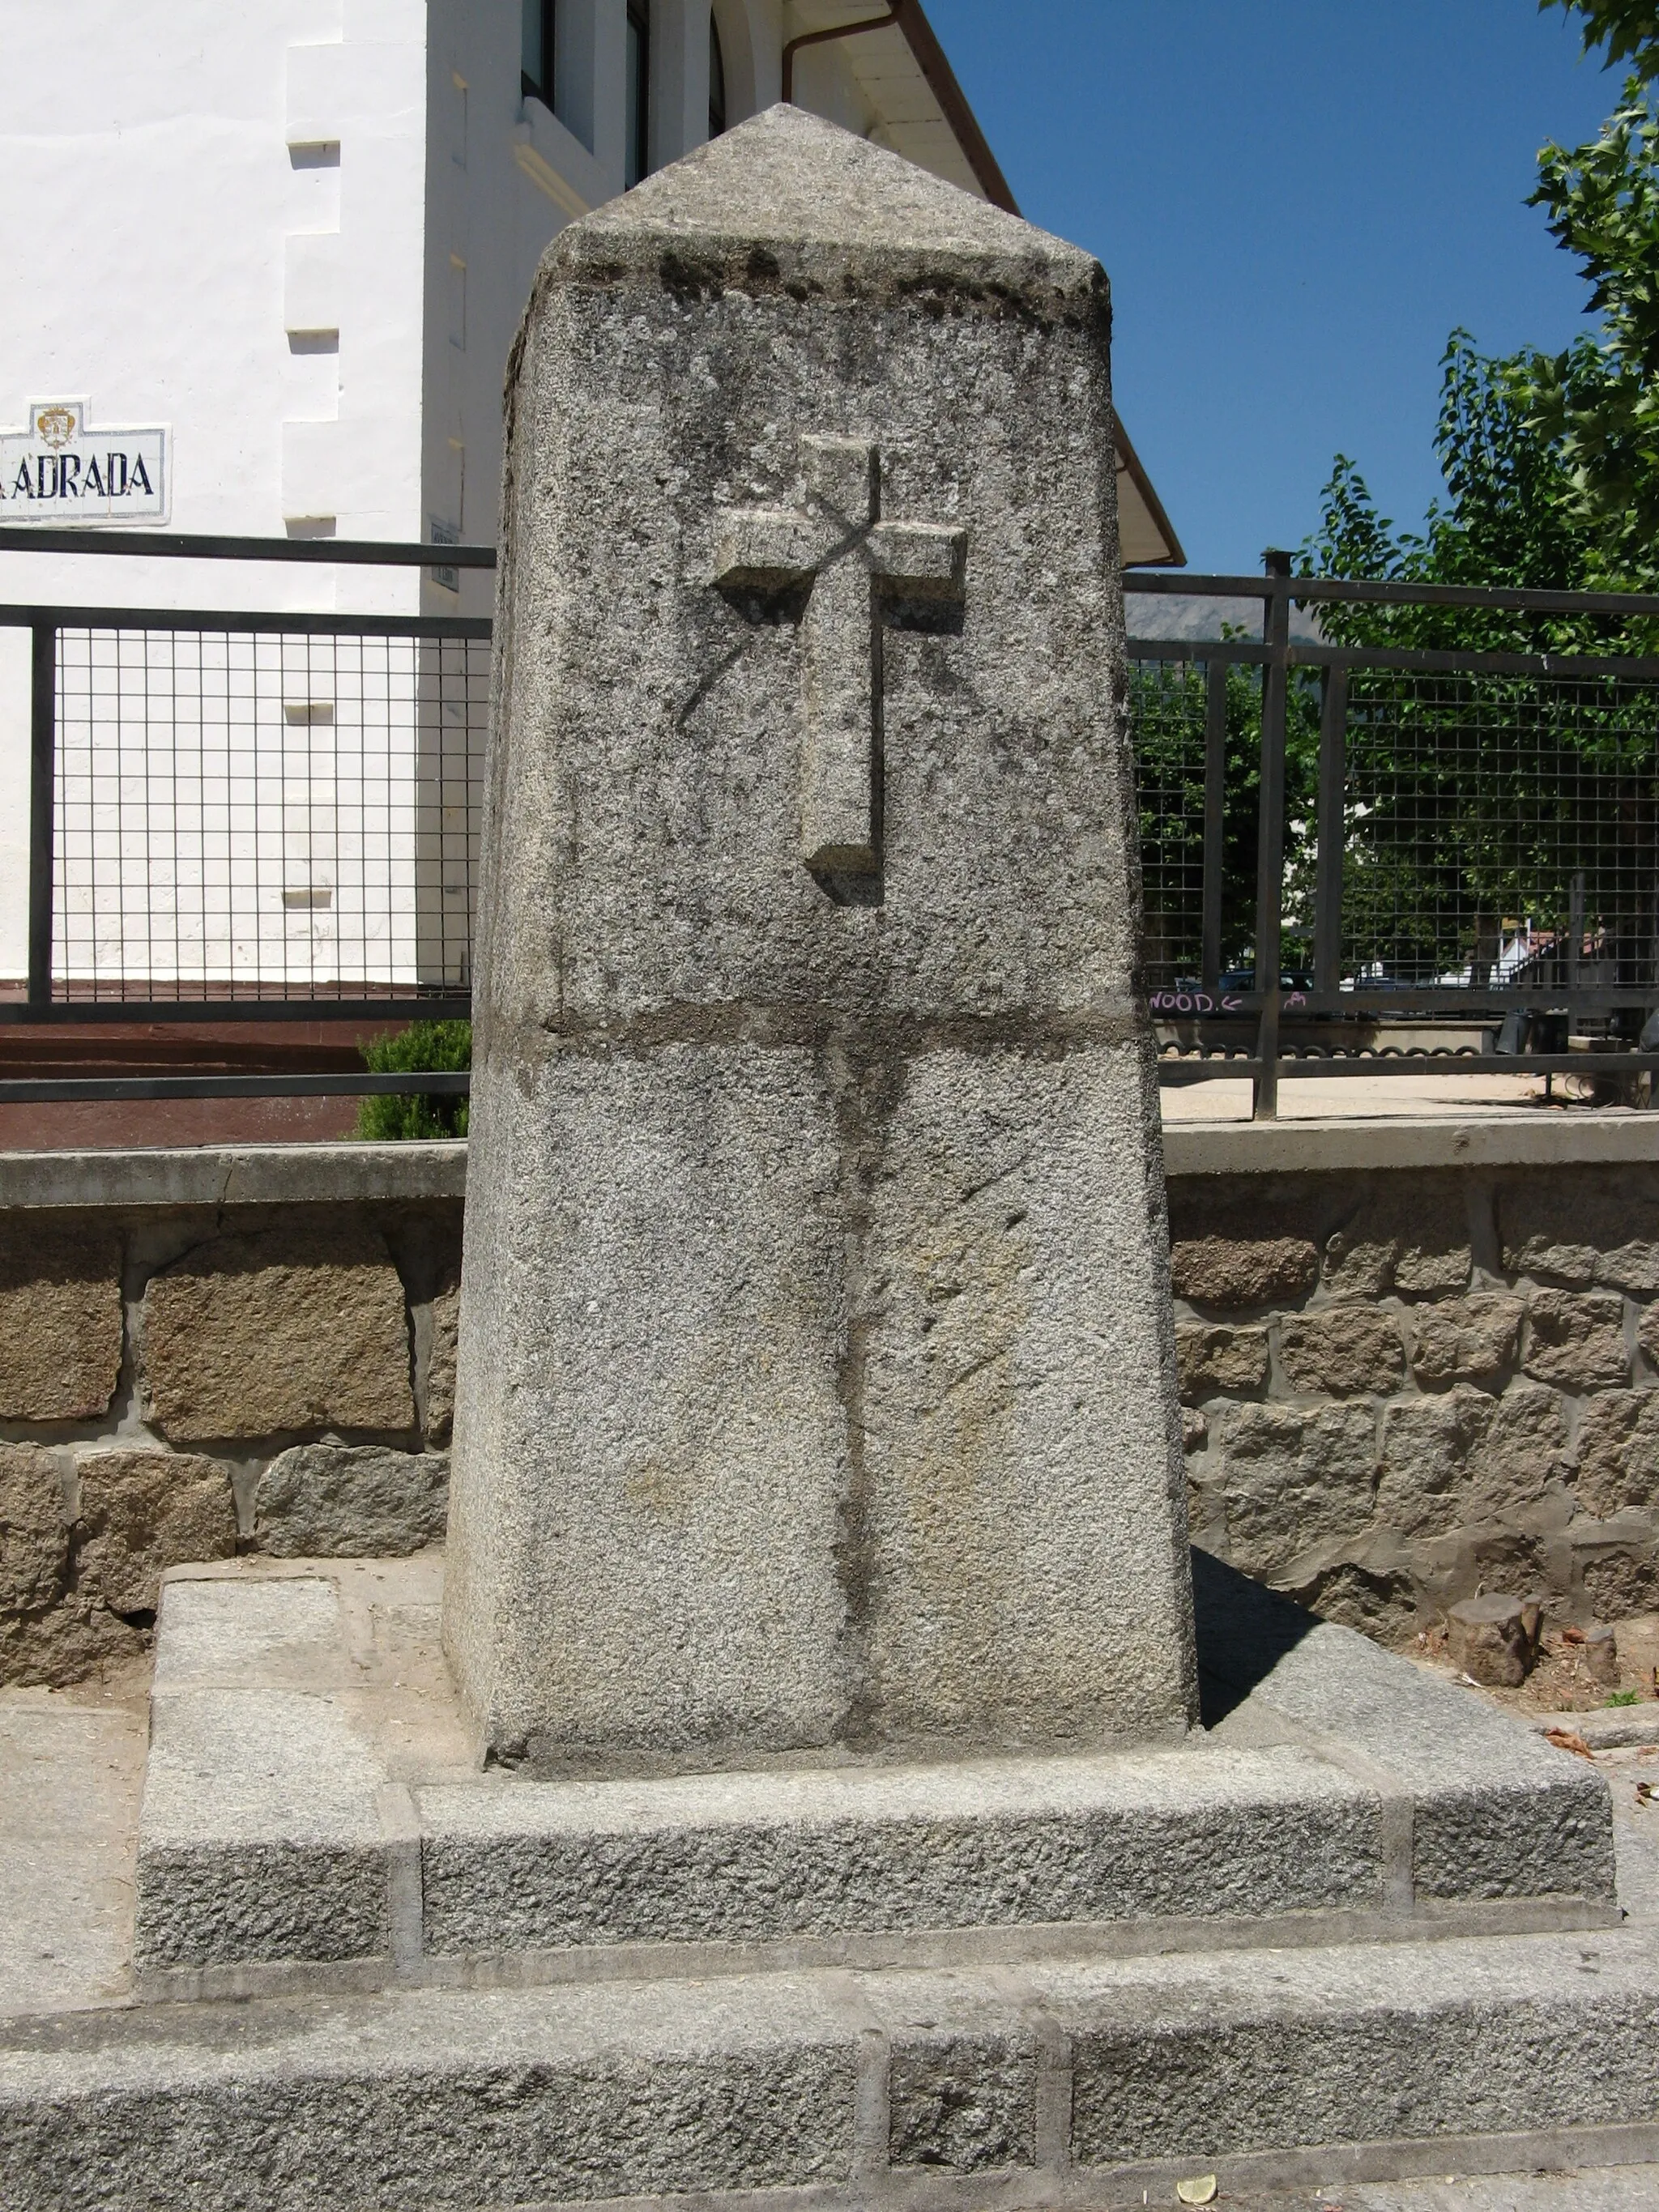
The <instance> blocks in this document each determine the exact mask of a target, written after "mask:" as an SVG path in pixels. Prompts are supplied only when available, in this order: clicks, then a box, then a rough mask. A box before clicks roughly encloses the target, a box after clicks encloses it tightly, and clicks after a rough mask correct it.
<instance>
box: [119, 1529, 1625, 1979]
mask: <svg viewBox="0 0 1659 2212" xmlns="http://www.w3.org/2000/svg"><path fill="white" fill-rule="evenodd" d="M285 1564H286V1563H285ZM437 1571H438V1570H437V1568H436V1567H435V1564H434V1563H433V1562H431V1561H421V1560H414V1561H390V1560H388V1561H382V1562H374V1563H361V1564H359V1563H348V1562H343V1561H340V1562H333V1563H331V1567H330V1571H327V1572H323V1571H316V1570H313V1571H298V1570H296V1569H295V1567H293V1566H288V1567H287V1571H285V1572H281V1573H273V1572H271V1571H269V1570H265V1571H261V1572H259V1573H258V1574H252V1575H250V1574H247V1573H246V1572H242V1571H235V1570H232V1571H219V1572H207V1573H204V1572H202V1571H191V1570H185V1571H181V1572H180V1574H179V1576H178V1577H175V1578H174V1579H173V1580H171V1581H169V1583H167V1587H166V1589H165V1591H164V1595H163V1604H162V1608H161V1626H160V1632H159V1638H158V1645H157V1657H156V1674H155V1697H154V1701H153V1705H152V1717H151V1737H150V1747H149V1765H148V1771H147V1776H146V1782H145V1790H144V1801H143V1816H142V1821H141V1828H140V1837H139V1850H138V1885H137V1887H138V1903H137V1966H138V1971H139V1975H140V1986H141V1988H142V1989H143V1991H144V1993H145V1994H146V1995H148V1996H153V1997H157V1998H167V1997H171V1998H173V1999H195V1998H201V1997H207V1996H221V1995H225V1996H228V1995H239V1996H244V1995H253V1994H260V1993H270V1992H272V1991H274V1990H278V1989H283V1990H291V1989H295V1988H302V1987H313V1988H323V1987H329V1988H336V1989H353V1988H356V1989H361V1988H362V1987H364V1986H366V1985H373V1984H379V1983H384V1982H389V1981H391V1980H392V1979H394V1978H401V1979H403V1980H404V1981H427V1982H433V1983H447V1984H455V1983H467V1984H473V1985H479V1984H489V1983H491V1982H496V1983H502V1984H509V1983H519V1982H523V1981H526V1980H529V1979H542V1980H556V1979H570V1978H601V1977H603V1978H617V1976H618V1975H619V1974H620V1975H623V1976H628V1975H648V1976H650V1977H652V1978H662V1977H664V1976H665V1975H666V1974H669V1973H672V1972H679V1973H705V1974H706V1973H716V1974H718V1973H720V1972H727V1971H731V1970H732V1969H733V1968H734V1967H735V1966H738V1965H739V1964H741V1965H742V1966H745V1967H756V1966H766V1967H768V1968H770V1969H772V1970H776V1971H793V1970H795V1969H798V1968H799V1967H801V1966H816V1965H822V1964H827V1963H837V1964H842V1965H848V1966H884V1965H889V1964H908V1965H913V1966H927V1965H943V1964H962V1965H974V1964H976V1963H977V1964H984V1963H986V1962H987V1961H989V1960H1005V1961H1015V1960H1019V1959H1021V1958H1034V1957H1039V1956H1048V1957H1053V1956H1055V1955H1056V1954H1063V1953H1066V1952H1068V1951H1069V1952H1071V1953H1073V1954H1079V1953H1081V1954H1084V1955H1093V1954H1097V1953H1098V1952H1100V1951H1103V1950H1106V1951H1112V1952H1118V1953H1122V1952H1126V1951H1132V1950H1134V1949H1137V1948H1139V1949H1147V1948H1193V1947H1194V1946H1196V1947H1198V1948H1214V1947H1218V1946H1220V1945H1223V1944H1228V1943H1237V1942H1257V1943H1267V1944H1275V1943H1286V1942H1330V1941H1335V1940H1339V1939H1353V1938H1374V1937H1390V1938H1392V1937H1400V1936H1407V1937H1409V1936H1413V1935H1415V1934H1421V1933H1427V1932H1431V1931H1433V1932H1443V1933H1455V1932H1458V1931H1460V1930H1461V1931H1463V1932H1470V1931H1480V1932H1488V1933H1490V1932H1498V1931H1501V1930H1504V1929H1509V1930H1512V1931H1520V1930H1522V1929H1538V1928H1541V1927H1552V1926H1553V1927H1560V1926H1593V1925H1600V1924H1604V1923H1606V1921H1607V1919H1608V1918H1609V1917H1611V1916H1612V1914H1613V1842H1612V1826H1611V1816H1610V1810H1609V1804H1608V1798H1607V1785H1606V1784H1605V1782H1604V1781H1603V1780H1602V1778H1601V1776H1599V1775H1598V1774H1597V1773H1596V1772H1595V1770H1594V1768H1593V1767H1591V1766H1589V1765H1586V1763H1585V1762H1584V1761H1583V1760H1581V1759H1574V1758H1572V1757H1571V1756H1569V1755H1568V1754H1566V1753H1563V1752H1559V1751H1557V1750H1555V1749H1554V1748H1553V1747H1551V1746H1550V1745H1548V1744H1547V1743H1545V1742H1543V1741H1541V1739H1540V1738H1539V1737H1538V1736H1536V1735H1534V1734H1532V1733H1531V1732H1529V1731H1528V1729H1524V1728H1522V1727H1521V1726H1519V1725H1518V1724H1516V1723H1514V1722H1512V1721H1510V1720H1509V1719H1508V1718H1507V1717H1504V1716H1503V1715H1500V1714H1498V1713H1496V1712H1492V1711H1489V1710H1487V1709H1486V1708H1485V1707H1483V1706H1482V1705H1480V1703H1479V1702H1478V1701H1477V1700H1475V1699H1472V1698H1470V1697H1469V1696H1468V1695H1467V1694H1466V1693H1465V1692H1461V1691H1459V1690H1457V1689H1455V1688H1454V1687H1451V1686H1448V1685H1446V1684H1444V1683H1443V1682H1439V1681H1437V1680H1431V1679H1430V1678H1428V1677H1426V1676H1425V1674H1422V1673H1421V1672H1420V1671H1419V1669H1417V1668H1413V1667H1412V1666H1410V1665H1409V1664H1408V1663H1407V1662H1405V1661H1403V1660H1400V1659H1397V1658H1395V1657H1393V1656H1391V1655H1389V1654H1388V1653H1386V1652H1383V1651H1379V1650H1377V1649H1376V1647H1375V1646H1374V1645H1372V1644H1369V1643H1367V1642H1366V1641H1365V1639H1364V1638H1361V1637H1358V1636H1355V1635H1353V1634H1352V1633H1351V1632H1348V1631H1346V1630H1345V1629H1340V1628H1334V1627H1330V1626H1322V1625H1319V1624H1316V1623H1313V1622H1310V1621H1309V1620H1308V1619H1307V1617H1306V1616H1305V1615H1302V1616H1297V1617H1296V1622H1295V1623H1293V1624H1292V1625H1293V1626H1296V1628H1297V1632H1296V1634H1295V1636H1294V1637H1293V1638H1291V1640H1290V1642H1289V1644H1288V1645H1287V1647H1286V1648H1285V1649H1282V1650H1280V1649H1279V1648H1277V1647H1276V1646H1275V1647H1272V1648H1270V1650H1268V1652H1267V1661H1270V1662H1271V1663H1258V1664H1256V1665H1255V1666H1254V1667H1253V1668H1251V1667H1246V1668H1244V1672H1245V1674H1246V1675H1247V1677H1248V1678H1249V1681H1250V1686H1249V1694H1248V1695H1244V1696H1242V1697H1238V1698H1236V1699H1235V1700H1234V1702H1233V1705H1232V1709H1231V1711H1229V1712H1228V1713H1227V1714H1226V1716H1225V1719H1224V1720H1223V1721H1222V1723H1221V1724H1220V1725H1219V1726H1218V1728H1217V1729H1214V1730H1212V1732H1210V1733H1208V1734H1207V1735H1201V1736H1197V1737H1194V1738H1193V1739H1192V1740H1190V1741H1188V1742H1187V1743H1185V1744H1182V1745H1179V1746H1165V1747H1153V1748H1151V1749H1140V1750H1134V1751H1124V1752H1116V1753H1110V1752H1106V1753H1076V1754H1071V1755H1067V1756H1063V1757H1053V1756H1048V1757H1027V1756H1002V1757H999V1758H995V1759H958V1760H954V1761H939V1760H935V1761H933V1762H931V1763H926V1764H923V1763H915V1762H905V1761H887V1762H870V1761H855V1760H848V1759H845V1758H843V1759H842V1760H841V1762H840V1763H836V1764H832V1763H829V1755H828V1754H825V1755H823V1757H821V1758H819V1759H817V1761H816V1762H815V1763H814V1764H813V1765H811V1766H805V1765H790V1764H788V1763H781V1764H777V1765H773V1766H771V1767H769V1768H766V1769H763V1770H760V1771H744V1772H737V1773H716V1774H690V1775H687V1774H681V1775H655V1776H653V1775H635V1776H633V1777H627V1778H624V1777H612V1778H604V1779H596V1780H583V1781H562V1782H539V1783H538V1782H532V1781H527V1780H525V1779H523V1778H520V1777H516V1776H513V1775H501V1774H495V1775H483V1774H480V1773H477V1772H475V1771H471V1770H470V1768H469V1767H468V1766H467V1765H465V1731H464V1729H463V1728H462V1726H461V1723H460V1717H459V1712H458V1711H457V1709H456V1707H455V1705H454V1700H453V1693H452V1692H450V1690H449V1688H448V1686H447V1679H446V1678H445V1676H444V1674H443V1669H442V1663H441V1659H440V1658H439V1656H438V1655H437V1652H436V1649H435V1613H434V1607H435V1600H436V1595H437V1590H436V1574H437ZM1247 1641H1248V1639H1246V1638H1243V1637H1242V1636H1241V1635H1235V1637H1234V1638H1232V1640H1231V1643H1229V1642H1228V1641H1227V1640H1226V1639H1225V1638H1223V1639H1221V1640H1220V1641H1219V1642H1218V1643H1217V1644H1216V1645H1215V1648H1214V1650H1213V1652H1212V1656H1213V1657H1214V1658H1215V1660H1216V1661H1217V1662H1218V1663H1219V1664H1226V1663H1228V1662H1229V1657H1230V1655H1231V1660H1232V1661H1233V1662H1239V1661H1240V1660H1241V1657H1242V1656H1248V1655H1247V1650H1246V1647H1247Z"/></svg>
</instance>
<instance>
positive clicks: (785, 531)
mask: <svg viewBox="0 0 1659 2212" xmlns="http://www.w3.org/2000/svg"><path fill="white" fill-rule="evenodd" d="M801 452H802V455H803V458H804V459H805V471H806V507H805V513H801V512H799V511H797V510H794V509H788V508H776V507H737V508H734V509H732V510H731V511H729V512H727V513H725V514H723V515H722V516H721V517H720V524H719V528H718V532H717V537H716V544H715V555H714V568H715V574H714V580H715V582H716V583H717V584H719V585H721V586H725V587H726V588H729V589H749V590H753V591H768V592H781V591H790V590H799V588H800V587H801V586H806V588H807V590H808V592H809V597H808V599H807V602H806V612H805V618H804V620H803V623H802V625H801V627H802V631H803V638H802V653H803V667H802V691H803V696H804V704H805V744H804V747H803V756H802V779H801V782H802V788H801V806H800V848H801V859H802V860H804V861H805V865H806V866H808V867H809V868H811V869H813V870H814V871H819V872H833V871H842V872H847V873H849V874H854V875H858V874H868V873H870V872H872V871H874V870H875V869H876V868H877V867H878V866H879V860H878V852H877V843H878V840H877V830H876V763H877V760H878V744H879V732H880V717H881V639H882V623H881V604H880V603H881V599H882V598H883V596H888V597H893V596H898V595H902V596H905V597H915V598H932V599H960V598H961V597H962V593H963V574H964V571H965V568H966V565H967V553H968V533H967V532H966V531H965V530H953V529H950V528H947V527H942V526H939V525H938V524H934V523H928V522H884V521H882V520H880V515H881V457H880V455H879V453H878V452H877V449H876V447H874V446H873V445H871V444H870V443H868V442H867V441H866V440H864V439H861V438H816V437H808V438H803V439H802V440H801Z"/></svg>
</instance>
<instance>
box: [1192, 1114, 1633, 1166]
mask: <svg viewBox="0 0 1659 2212" xmlns="http://www.w3.org/2000/svg"><path fill="white" fill-rule="evenodd" d="M1650 1161H1659V1115H1653V1114H1634V1113H1626V1114H1619V1113H1599V1114H1596V1115H1594V1116H1591V1115H1584V1116H1583V1118H1582V1119H1581V1118H1579V1117H1577V1116H1575V1115H1568V1114H1543V1113H1541V1114H1539V1115H1536V1116H1535V1117H1531V1116H1528V1117H1527V1118H1525V1119H1522V1117H1521V1116H1520V1115H1492V1116H1491V1117H1490V1118H1487V1119H1485V1120H1483V1119H1480V1117H1478V1116H1473V1115H1472V1116H1471V1117H1470V1118H1469V1119H1468V1120H1467V1121H1465V1120H1459V1121H1450V1120H1447V1121H1431V1120H1428V1119H1426V1118H1425V1119H1422V1120H1415V1121H1414V1120H1408V1119H1407V1118H1404V1117H1401V1119H1399V1120H1395V1121H1215V1122H1208V1123H1193V1122H1187V1123H1180V1122H1176V1123H1172V1124H1166V1126H1165V1127H1164V1171H1165V1173H1166V1174H1168V1175H1170V1176H1200V1175H1214V1176H1221V1175H1230V1176H1231V1175H1352V1174H1355V1173H1363V1172H1364V1171H1367V1170H1376V1169H1379V1168H1518V1167H1529V1168H1543V1167H1609V1166H1622V1165H1626V1164H1632V1163H1641V1162H1650Z"/></svg>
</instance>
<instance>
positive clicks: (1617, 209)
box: [1528, 0, 1659, 590]
mask: <svg viewBox="0 0 1659 2212" xmlns="http://www.w3.org/2000/svg"><path fill="white" fill-rule="evenodd" d="M1540 5H1541V7H1553V6H1563V7H1567V8H1569V9H1571V12H1573V13H1575V14H1577V15H1578V16H1579V17H1580V19H1581V20H1582V21H1583V44H1584V52H1586V53H1590V52H1595V50H1596V49H1597V48H1598V47H1605V48H1606V50H1607V52H1606V65H1607V67H1609V68H1611V67H1613V65H1614V64H1617V63H1620V62H1626V63H1628V64H1630V73H1629V75H1628V76H1626V80H1625V84H1624V90H1623V94H1622V96H1621V99H1620V105H1619V106H1618V108H1617V109H1616V110H1615V112H1613V115H1612V116H1610V117H1609V118H1608V119H1607V122H1606V123H1605V124H1603V125H1602V126H1601V131H1600V132H1599V134H1598V135H1597V136H1596V137H1595V138H1593V139H1589V140H1587V141H1586V142H1585V143H1583V145H1580V146H1575V147H1572V148H1571V149H1569V148H1565V147H1562V146H1558V145H1556V144H1555V143H1553V141H1552V142H1551V143H1549V144H1547V145H1546V146H1545V147H1543V148H1542V149H1541V151H1540V153H1539V156H1538V189H1537V191H1535V192H1534V194H1533V195H1532V199H1531V203H1530V204H1532V205H1533V206H1534V207H1542V208H1544V209H1546V210H1547V211H1548V216H1549V228H1550V234H1551V235H1552V236H1553V238H1554V239H1555V240H1556V242H1557V244H1558V245H1559V246H1561V247H1562V248H1563V249H1564V250H1565V252H1569V253H1571V254H1573V255H1575V256H1576V257H1577V259H1578V261H1579V262H1580V263H1581V264H1583V273H1584V276H1585V279H1586V281H1587V283H1589V288H1590V289H1589V299H1588V301H1587V302H1586V306H1585V312H1586V313H1588V314H1594V315H1596V316H1599V317H1600V319H1601V331H1600V334H1599V336H1598V337H1588V336H1587V337H1583V338H1581V339H1580V340H1579V341H1578V342H1577V343H1576V344H1575V345H1573V346H1571V347H1569V348H1568V349H1567V350H1566V352H1565V353H1562V354H1559V355H1556V356H1553V357H1551V356H1528V382H1529V385H1530V408H1529V413H1530V419H1531V423H1532V427H1533V429H1534V435H1536V436H1537V438H1538V440H1539V441H1540V442H1541V444H1544V445H1547V446H1548V447H1550V448H1551V449H1552V450H1553V452H1554V453H1556V454H1557V455H1558V456H1559V459H1560V462H1561V465H1562V466H1563V467H1564V469H1565V471H1566V474H1567V477H1568V479H1569V481H1570V483H1571V492H1572V497H1573V501H1574V504H1575V507H1576V508H1577V513H1578V514H1579V516H1580V517H1581V518H1582V520H1583V523H1584V524H1585V525H1586V526H1588V527H1589V529H1590V530H1591V531H1592V532H1594V533H1595V539H1596V547H1597V552H1598V555H1599V556H1600V558H1599V568H1600V574H1601V577H1602V578H1604V579H1605V580H1608V581H1610V582H1616V583H1618V584H1620V585H1622V586H1625V587H1626V588H1627V589H1636V588H1640V589H1647V590H1651V589H1653V588H1654V586H1655V582H1656V579H1659V118H1656V116H1655V114H1654V112H1653V107H1652V88H1653V86H1654V84H1655V82H1656V81H1659V7H1655V6H1654V5H1652V4H1651V0H1647V4H1643V0H1540Z"/></svg>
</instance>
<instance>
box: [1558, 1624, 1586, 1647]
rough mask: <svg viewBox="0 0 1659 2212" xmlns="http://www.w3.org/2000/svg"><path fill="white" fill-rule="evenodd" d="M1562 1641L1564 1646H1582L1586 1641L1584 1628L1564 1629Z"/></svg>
mask: <svg viewBox="0 0 1659 2212" xmlns="http://www.w3.org/2000/svg"><path fill="white" fill-rule="evenodd" d="M1561 1641H1562V1642H1563V1643H1564V1644H1582V1643H1583V1641H1584V1632H1583V1629H1582V1628H1564V1629H1563V1630H1562V1631H1561Z"/></svg>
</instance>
